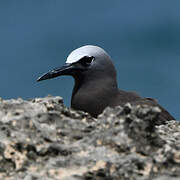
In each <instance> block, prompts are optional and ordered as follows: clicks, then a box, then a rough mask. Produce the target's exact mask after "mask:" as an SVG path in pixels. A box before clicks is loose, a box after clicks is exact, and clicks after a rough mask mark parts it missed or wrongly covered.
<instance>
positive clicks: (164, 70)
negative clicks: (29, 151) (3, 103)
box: [0, 0, 180, 118]
mask: <svg viewBox="0 0 180 180" xmlns="http://www.w3.org/2000/svg"><path fill="white" fill-rule="evenodd" d="M86 44H92V45H98V46H101V47H102V48H104V49H105V50H106V51H107V52H108V53H109V54H110V55H111V57H112V59H113V62H114V64H115V66H116V68H117V71H118V83H119V87H120V88H121V89H124V90H133V91H137V92H139V94H140V95H142V96H145V97H153V98H156V99H157V100H158V101H159V103H160V104H161V105H163V106H164V107H165V108H167V109H168V111H169V112H171V113H172V115H173V116H175V117H176V118H180V112H179V107H180V106H179V104H180V102H179V99H180V95H179V91H180V78H179V77H180V70H179V69H180V1H179V0H173V1H170V0H169V1H167V0H159V1H155V0H151V1H143V0H139V1H129V0H126V1H117V0H114V1H97V0H96V1H95V0H91V1H84V0H76V1H72V0H71V1H70V0H28V1H24V0H1V1H0V82H1V86H0V96H1V97H2V98H3V99H9V98H17V97H22V98H24V99H28V98H33V97H43V96H46V95H48V94H51V95H60V96H62V97H63V98H64V102H65V104H66V105H67V106H69V104H70V98H71V91H72V88H73V79H72V78H71V77H59V78H55V79H52V80H48V81H42V82H40V83H37V82H36V79H37V77H38V76H40V75H41V74H42V73H44V72H46V71H48V70H49V69H52V68H54V67H57V66H60V65H62V64H63V63H64V62H65V60H66V57H67V56H68V54H69V53H70V52H71V51H72V50H73V49H76V48H78V47H80V46H82V45H86Z"/></svg>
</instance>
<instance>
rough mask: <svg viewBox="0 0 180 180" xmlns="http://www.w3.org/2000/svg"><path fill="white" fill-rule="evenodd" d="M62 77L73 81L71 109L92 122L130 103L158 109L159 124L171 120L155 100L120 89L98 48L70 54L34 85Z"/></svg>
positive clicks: (109, 60)
mask: <svg viewBox="0 0 180 180" xmlns="http://www.w3.org/2000/svg"><path fill="white" fill-rule="evenodd" d="M62 75H68V76H72V77H73V78H74V81H75V84H74V88H73V91H72V96H71V108H73V109H75V110H81V111H85V112H88V113H89V114H90V115H91V116H93V117H95V118H97V116H98V115H99V114H101V113H102V112H103V110H104V109H105V108H106V107H108V106H109V107H115V106H124V105H125V104H126V103H130V104H132V105H138V104H139V105H142V104H146V105H151V106H158V107H159V108H160V109H161V113H160V115H159V117H158V118H159V122H160V123H161V122H165V121H169V120H172V119H174V117H173V116H172V115H171V114H170V113H169V112H168V111H167V110H165V109H164V108H163V107H162V106H161V105H159V104H158V103H157V101H156V100H155V99H153V98H145V97H141V96H140V95H138V94H137V93H136V92H130V91H124V90H121V89H119V88H118V83H117V75H116V69H115V66H114V65H113V63H112V59H111V57H110V56H109V55H108V53H107V52H106V51H105V50H104V49H102V48H101V47H98V46H94V45H85V46H82V47H80V48H77V49H75V50H73V51H72V52H71V53H70V54H69V56H68V57H67V59H66V63H65V64H64V65H63V66H61V67H58V68H55V69H52V70H50V71H49V72H47V73H45V74H43V75H42V76H40V77H39V78H38V79H37V81H42V80H46V79H51V78H55V77H57V76H62Z"/></svg>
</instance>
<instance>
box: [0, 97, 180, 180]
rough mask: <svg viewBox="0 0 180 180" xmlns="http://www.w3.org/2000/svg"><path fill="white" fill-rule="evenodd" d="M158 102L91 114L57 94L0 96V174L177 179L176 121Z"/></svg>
mask: <svg viewBox="0 0 180 180" xmlns="http://www.w3.org/2000/svg"><path fill="white" fill-rule="evenodd" d="M159 113H160V109H159V108H158V107H150V106H147V105H144V106H138V105H137V106H131V105H130V104H126V105H125V106H124V107H116V108H114V109H111V108H106V109H105V111H104V112H103V113H102V114H101V115H99V117H98V118H97V119H95V118H92V117H91V116H90V115H89V114H88V113H85V112H81V111H75V110H73V109H70V108H67V107H65V106H64V105H63V100H62V98H61V97H51V96H48V97H45V98H35V99H32V100H28V101H27V100H22V99H12V100H3V99H1V100H0V179H11V180H14V179H24V180H33V179H38V180H39V179H43V180H50V179H56V180H57V179H58V180H59V179H60V180H82V179H84V180H91V179H92V180H93V179H98V180H104V179H105V180H113V179H115V180H119V179H122V180H127V179H131V180H136V179H137V180H149V179H154V180H155V179H156V180H160V179H179V178H180V122H178V121H175V120H172V121H168V122H165V123H164V124H161V125H157V122H158V115H159Z"/></svg>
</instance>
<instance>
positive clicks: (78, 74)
mask: <svg viewBox="0 0 180 180" xmlns="http://www.w3.org/2000/svg"><path fill="white" fill-rule="evenodd" d="M62 75H70V76H73V77H74V78H75V79H82V78H83V79H91V78H104V77H105V76H109V77H112V78H115V77H116V71H115V68H114V65H113V64H112V61H111V58H110V56H109V55H108V54H107V53H106V52H105V51H104V50H103V49H102V48H100V47H98V46H92V45H86V46H82V47H80V48H78V49H75V50H74V51H72V52H71V53H70V54H69V56H68V57H67V60H66V63H65V64H64V65H63V66H61V67H58V68H55V69H53V70H50V71H49V72H47V73H45V74H43V75H42V76H40V77H39V78H38V79H37V81H42V80H46V79H51V78H55V77H57V76H62Z"/></svg>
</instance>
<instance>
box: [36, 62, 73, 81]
mask: <svg viewBox="0 0 180 180" xmlns="http://www.w3.org/2000/svg"><path fill="white" fill-rule="evenodd" d="M75 69H76V67H75V66H74V64H69V63H67V64H65V65H64V66H62V67H59V68H55V69H53V70H51V71H49V72H48V73H45V74H44V75H42V76H40V77H39V78H38V79H37V81H42V80H46V79H51V78H55V77H57V76H62V75H71V74H72V73H73V71H74V70H75Z"/></svg>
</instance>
